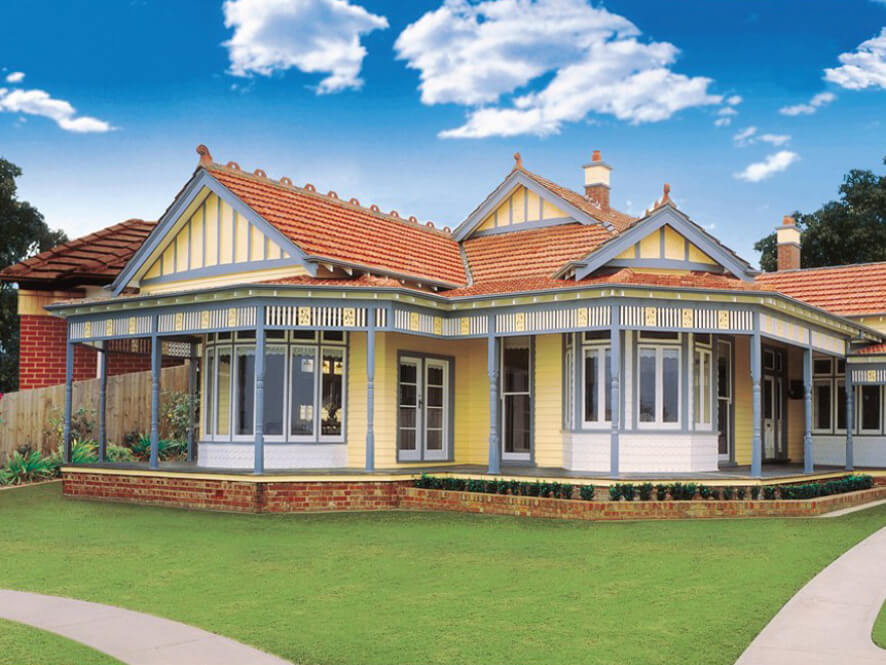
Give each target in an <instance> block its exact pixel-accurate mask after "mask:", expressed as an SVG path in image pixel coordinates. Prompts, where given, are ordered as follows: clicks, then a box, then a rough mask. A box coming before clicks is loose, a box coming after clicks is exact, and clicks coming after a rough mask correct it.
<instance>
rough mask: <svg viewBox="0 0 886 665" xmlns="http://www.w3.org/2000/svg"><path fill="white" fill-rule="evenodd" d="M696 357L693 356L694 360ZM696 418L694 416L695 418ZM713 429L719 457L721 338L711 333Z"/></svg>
mask: <svg viewBox="0 0 886 665" xmlns="http://www.w3.org/2000/svg"><path fill="white" fill-rule="evenodd" d="M694 360H695V359H694V358H693V361H694ZM693 420H694V418H693ZM711 430H712V431H713V432H714V434H715V435H717V458H718V460H719V457H720V448H719V446H720V439H719V435H720V338H719V337H718V336H717V335H711Z"/></svg>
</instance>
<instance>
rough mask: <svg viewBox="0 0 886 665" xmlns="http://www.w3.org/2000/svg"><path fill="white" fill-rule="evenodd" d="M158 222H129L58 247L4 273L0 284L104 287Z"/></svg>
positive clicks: (132, 220) (136, 220)
mask: <svg viewBox="0 0 886 665" xmlns="http://www.w3.org/2000/svg"><path fill="white" fill-rule="evenodd" d="M154 226H156V222H146V221H144V220H141V219H129V220H126V221H125V222H121V223H119V224H114V225H113V226H109V227H107V228H105V229H101V230H100V231H96V232H95V233H90V234H89V235H88V236H84V237H82V238H77V239H76V240H71V241H69V242H66V243H62V244H61V245H57V246H56V247H53V248H52V249H48V250H46V251H45V252H40V253H39V254H37V255H36V256H32V257H31V258H29V259H25V260H24V261H22V262H20V263H16V264H15V265H11V266H9V267H7V268H4V269H3V270H2V271H0V281H4V282H18V283H20V284H22V285H25V286H27V285H34V286H36V285H51V286H52V287H53V288H70V287H73V286H79V285H97V286H102V285H105V284H108V283H110V282H111V281H113V279H114V278H115V277H116V276H117V273H119V272H120V271H121V270H122V269H123V266H125V265H126V262H127V261H129V259H130V258H132V255H133V254H135V252H136V250H138V248H139V247H140V246H141V245H142V243H143V242H144V241H145V238H147V237H148V235H149V234H150V233H151V231H152V230H153V229H154Z"/></svg>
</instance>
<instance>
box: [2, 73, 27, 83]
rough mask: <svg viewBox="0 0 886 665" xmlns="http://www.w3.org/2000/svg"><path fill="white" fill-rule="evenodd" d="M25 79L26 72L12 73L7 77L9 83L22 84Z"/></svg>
mask: <svg viewBox="0 0 886 665" xmlns="http://www.w3.org/2000/svg"><path fill="white" fill-rule="evenodd" d="M24 78H25V73H24V72H12V73H11V74H9V75H8V76H7V77H6V82H7V83H21V82H22V80H24Z"/></svg>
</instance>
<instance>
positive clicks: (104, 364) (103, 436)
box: [97, 342, 108, 462]
mask: <svg viewBox="0 0 886 665" xmlns="http://www.w3.org/2000/svg"><path fill="white" fill-rule="evenodd" d="M106 345H107V342H102V343H101V349H100V350H101V352H100V353H99V354H98V359H97V360H98V363H99V381H98V461H99V462H104V461H105V452H106V447H107V441H108V434H107V417H106V413H107V402H108V400H107V395H108V352H107V349H106V348H105V346H106Z"/></svg>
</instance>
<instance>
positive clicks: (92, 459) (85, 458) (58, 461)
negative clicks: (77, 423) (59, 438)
mask: <svg viewBox="0 0 886 665" xmlns="http://www.w3.org/2000/svg"><path fill="white" fill-rule="evenodd" d="M96 462H98V444H97V443H96V442H95V441H91V440H89V439H83V440H80V439H73V440H72V441H71V464H95V463H96ZM46 464H47V465H48V466H49V468H50V469H51V471H52V475H54V476H58V475H59V474H60V471H59V469H61V467H62V466H64V464H65V451H64V446H61V445H60V446H59V447H58V448H56V449H55V450H53V451H52V452H51V453H50V454H49V455H47V456H46Z"/></svg>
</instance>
